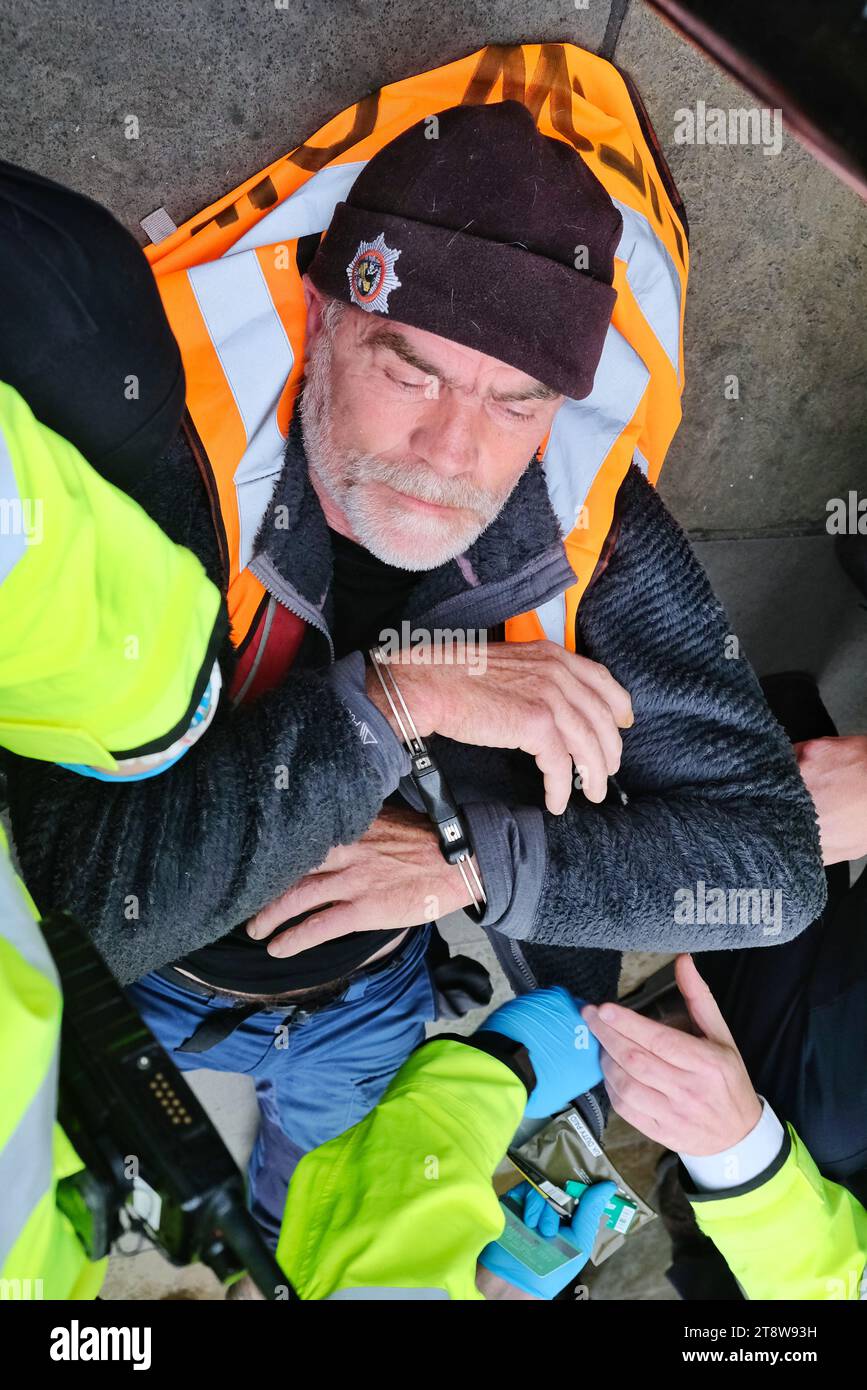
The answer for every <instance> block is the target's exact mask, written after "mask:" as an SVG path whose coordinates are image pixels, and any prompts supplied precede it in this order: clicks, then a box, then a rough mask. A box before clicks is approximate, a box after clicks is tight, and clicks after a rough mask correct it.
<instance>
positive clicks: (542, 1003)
mask: <svg viewBox="0 0 867 1390" xmlns="http://www.w3.org/2000/svg"><path fill="white" fill-rule="evenodd" d="M585 1003H586V1000H584V999H574V998H573V997H572V995H571V994H570V993H569V991H568V990H565V989H563V987H562V985H555V986H554V987H553V988H552V989H537V990H534V991H533V993H532V994H522V995H520V996H519V997H518V998H517V999H509V1000H508V1001H507V1002H506V1003H505V1004H501V1005H500V1007H499V1008H498V1009H495V1010H494V1012H493V1013H492V1014H490V1015H489V1016H488V1018H486V1019H485V1021H484V1023H483V1024H482V1026H481V1028H478V1029H477V1030H476V1031H477V1032H479V1033H500V1034H502V1035H503V1036H504V1037H506V1038H512V1039H513V1041H515V1042H520V1043H523V1044H524V1046H525V1047H526V1049H527V1051H528V1052H529V1054H530V1061H531V1062H532V1064H533V1070H534V1072H535V1073H536V1086H535V1088H534V1090H533V1094H532V1095H531V1096H530V1098H529V1100H528V1101H527V1109H526V1112H525V1113H526V1114H527V1115H528V1116H529V1117H530V1118H531V1119H541V1118H544V1117H545V1116H547V1115H556V1113H557V1111H558V1110H562V1109H563V1107H564V1106H565V1105H568V1104H569V1101H570V1100H572V1098H573V1096H580V1095H581V1094H582V1092H583V1091H589V1090H590V1088H591V1087H592V1086H595V1085H597V1083H598V1082H600V1081H601V1080H602V1068H601V1066H600V1065H599V1044H598V1042H597V1041H596V1039H595V1038H594V1036H593V1034H592V1033H591V1032H590V1029H589V1028H588V1027H587V1025H586V1023H585V1022H584V1020H583V1019H582V1017H581V1013H580V1010H581V1009H583V1007H584V1005H585Z"/></svg>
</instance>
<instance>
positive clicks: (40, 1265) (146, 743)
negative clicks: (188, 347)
mask: <svg viewBox="0 0 867 1390" xmlns="http://www.w3.org/2000/svg"><path fill="white" fill-rule="evenodd" d="M224 633H225V619H224V616H223V610H222V603H221V599H220V595H219V593H218V592H217V590H216V589H215V588H214V586H213V585H212V584H211V583H210V581H209V580H208V579H207V577H206V575H205V572H204V570H203V568H202V566H201V564H200V563H199V561H198V560H197V559H196V557H195V556H193V555H192V554H190V553H189V552H188V551H186V550H183V549H182V548H181V547H179V546H176V545H173V544H172V542H171V541H169V540H168V538H167V537H166V536H165V535H164V534H163V532H162V531H161V530H160V528H159V527H158V526H157V525H156V523H155V522H153V521H152V520H151V519H150V518H149V517H148V516H146V514H145V513H144V512H143V511H142V510H141V509H140V508H139V507H138V506H137V505H136V504H135V503H134V502H132V501H131V500H130V498H128V497H127V496H125V494H123V493H121V492H119V491H118V489H117V488H115V487H112V485H111V484H110V483H108V482H106V481H105V479H103V478H101V477H100V476H99V475H98V474H97V473H95V472H94V471H93V469H91V468H90V466H89V465H88V464H87V463H86V462H85V460H84V459H83V458H82V457H81V455H80V454H79V453H78V451H77V450H76V449H74V448H73V447H72V446H71V445H70V444H68V443H66V441H65V440H63V439H61V438H60V437H59V436H58V435H56V434H55V433H54V432H53V431H52V430H49V429H46V428H45V426H43V425H41V424H39V422H38V421H37V420H35V419H34V417H33V415H32V413H31V411H30V410H29V408H28V406H27V405H26V404H25V402H24V401H23V400H22V398H21V397H20V396H19V395H18V394H17V392H15V391H13V390H12V388H11V387H9V386H5V385H3V384H2V383H0V745H4V746H5V747H7V748H10V749H12V750H13V751H15V752H16V753H21V754H24V755H25V756H27V757H32V758H42V759H46V760H48V761H52V762H61V761H62V762H67V761H68V762H71V763H76V764H78V763H80V764H86V765H88V766H92V767H97V768H102V769H105V770H107V771H109V772H115V773H116V772H117V771H118V769H119V764H118V760H117V758H116V757H115V756H114V754H115V752H121V751H122V752H124V753H125V754H127V755H128V754H130V753H133V754H140V755H142V756H144V757H150V756H157V755H159V756H162V754H163V753H164V752H165V751H166V750H167V749H169V748H171V746H172V745H173V744H174V742H175V741H176V739H177V735H178V731H183V730H189V728H190V723H191V718H194V717H195V716H194V715H193V711H194V710H195V709H196V706H197V702H198V700H199V695H200V693H201V689H200V688H201V686H202V682H203V681H204V682H207V681H208V680H209V673H210V672H211V668H212V666H213V663H214V656H215V651H214V647H215V643H218V642H219V641H221V640H223V636H224ZM181 742H183V739H182V740H181ZM161 765H162V764H161ZM57 906H62V904H57ZM61 1009H62V1001H61V993H60V986H59V982H58V978H57V973H56V970H55V967H54V963H53V961H52V959H51V955H50V953H49V951H48V948H47V946H46V944H45V941H44V939H43V937H42V934H41V932H40V930H39V927H38V925H37V921H36V912H35V909H34V907H33V904H32V902H31V900H30V899H29V897H28V896H27V894H26V890H25V889H24V888H23V885H22V884H20V883H19V882H18V881H17V879H16V877H15V873H14V871H13V868H12V864H11V862H10V860H9V857H8V854H7V852H6V840H5V837H4V836H3V834H2V830H0V1067H2V1072H3V1084H2V1087H0V1191H2V1193H3V1201H2V1203H0V1299H4V1298H5V1299H9V1298H12V1299H31V1298H47V1299H70V1298H93V1297H94V1296H95V1295H96V1293H97V1291H98V1289H99V1287H100V1285H101V1283H102V1279H103V1275H104V1263H105V1262H104V1261H102V1262H100V1263H98V1264H92V1263H90V1262H89V1261H88V1260H87V1259H86V1257H85V1254H84V1251H83V1249H82V1247H81V1245H80V1244H79V1242H78V1239H77V1237H76V1236H75V1233H74V1231H73V1229H72V1227H71V1225H70V1224H69V1222H68V1221H67V1219H66V1217H65V1216H63V1215H62V1214H61V1213H60V1212H59V1211H58V1209H57V1207H56V1206H55V1188H56V1184H57V1182H58V1181H59V1180H60V1179H61V1178H63V1177H65V1176H67V1175H69V1174H72V1173H74V1172H77V1171H78V1170H79V1169H80V1168H81V1162H80V1160H79V1158H78V1156H77V1155H76V1153H75V1151H74V1150H73V1148H72V1146H71V1144H70V1143H69V1141H68V1139H67V1138H66V1136H65V1134H64V1133H63V1131H62V1130H61V1128H60V1126H59V1125H58V1124H57V1123H56V1119H55V1116H56V1109H57V1076H58V1058H59V1051H58V1049H59V1040H60V1020H61Z"/></svg>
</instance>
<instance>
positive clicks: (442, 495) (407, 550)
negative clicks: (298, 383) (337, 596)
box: [300, 338, 517, 571]
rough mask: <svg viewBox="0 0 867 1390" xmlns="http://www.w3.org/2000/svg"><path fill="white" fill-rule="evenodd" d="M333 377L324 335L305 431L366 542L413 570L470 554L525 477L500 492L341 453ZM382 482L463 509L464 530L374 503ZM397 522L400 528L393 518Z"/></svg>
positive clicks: (321, 474)
mask: <svg viewBox="0 0 867 1390" xmlns="http://www.w3.org/2000/svg"><path fill="white" fill-rule="evenodd" d="M330 382H331V343H330V341H329V340H328V338H326V339H324V340H322V341H321V342H320V344H319V346H318V347H317V349H316V351H315V352H314V353H313V354H312V355H311V358H310V359H309V361H308V364H307V374H306V379H305V384H304V390H303V392H302V395H301V402H300V410H301V428H302V436H303V439H304V449H305V453H306V455H307V463H308V467H309V469H310V472H311V474H312V475H313V477H314V478H315V480H316V482H317V483H318V484H319V486H320V487H321V488H322V490H323V491H324V492H325V493H326V494H327V496H328V497H329V498H330V500H331V501H332V502H333V503H334V504H335V506H337V507H339V508H340V510H341V511H342V512H343V514H344V516H345V517H346V520H347V521H348V522H349V525H350V527H351V528H352V531H353V533H354V535H355V538H356V540H357V541H358V542H359V544H360V545H363V546H364V548H365V549H366V550H369V551H370V553H371V554H372V555H375V556H376V557H377V559H379V560H382V561H383V563H384V564H389V565H396V566H399V567H400V568H401V569H405V570H416V571H421V570H428V569H435V568H436V567H437V566H438V565H443V564H445V563H446V562H447V561H449V560H453V559H454V558H455V556H457V555H460V554H462V553H463V552H464V551H465V550H466V549H467V548H468V547H469V546H471V545H472V544H473V542H474V541H476V540H477V539H478V537H479V536H480V535H481V533H482V531H484V530H485V528H486V527H487V526H489V525H490V524H491V522H492V521H493V520H494V518H495V517H496V516H497V515H498V513H499V512H500V511H501V509H502V507H503V506H504V505H505V502H506V500H507V498H508V497H509V495H510V493H511V492H512V489H513V487H514V486H515V485H516V483H517V479H515V481H514V482H513V483H512V484H511V485H510V486H509V487H508V488H507V489H505V490H503V492H502V494H501V495H497V496H494V495H492V494H491V493H490V492H488V491H486V490H485V489H483V488H479V487H476V486H475V485H474V484H473V483H470V482H468V481H467V480H466V479H461V478H457V479H442V478H438V477H436V475H434V474H433V473H431V472H430V470H428V469H425V468H419V467H418V466H417V465H409V464H399V463H387V462H385V461H383V460H382V459H379V458H376V457H375V456H374V457H370V456H365V455H363V454H357V453H352V452H344V453H340V454H338V451H337V450H336V449H335V447H334V444H333V441H332V439H331V430H330V422H329V419H328V411H327V402H328V396H329V386H330ZM371 482H382V483H385V484H386V485H387V486H389V487H392V488H395V489H397V490H398V491H403V492H406V493H409V494H410V495H411V496H415V497H417V498H418V499H419V500H420V501H423V502H433V503H437V504H439V505H440V506H448V507H454V508H455V522H456V524H457V520H458V517H459V515H460V514H463V515H461V520H464V517H465V515H466V513H467V512H469V513H471V514H472V515H471V517H469V518H466V520H465V521H464V524H463V525H461V526H460V528H459V530H456V529H455V528H452V529H451V532H450V533H446V534H443V522H442V521H440V522H439V523H437V522H434V521H426V520H425V519H424V518H423V517H420V516H418V515H414V514H412V513H410V512H409V511H408V510H407V509H401V507H400V504H399V502H397V501H395V503H394V505H393V506H392V507H388V505H387V504H383V503H378V504H374V503H373V502H372V500H371V498H370V495H369V492H368V490H367V488H366V487H365V486H364V485H365V484H366V483H371ZM389 518H390V519H391V522H392V526H391V528H389V526H388V525H387V522H388V520H389ZM390 529H397V530H399V533H400V535H401V536H402V538H403V544H398V545H395V544H393V543H392V542H391V541H390V539H389V536H388V531H389V530H390Z"/></svg>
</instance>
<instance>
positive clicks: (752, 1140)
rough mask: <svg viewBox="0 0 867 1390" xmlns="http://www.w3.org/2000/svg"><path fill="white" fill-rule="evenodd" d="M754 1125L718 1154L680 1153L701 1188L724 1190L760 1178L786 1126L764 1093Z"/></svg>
mask: <svg viewBox="0 0 867 1390" xmlns="http://www.w3.org/2000/svg"><path fill="white" fill-rule="evenodd" d="M759 1099H760V1100H761V1102H762V1113H761V1115H760V1117H759V1119H758V1120H757V1122H756V1124H755V1127H754V1128H753V1129H751V1130H750V1132H749V1134H747V1135H745V1136H744V1138H743V1139H742V1140H741V1141H740V1143H739V1144H735V1145H734V1146H733V1147H732V1148H731V1149H723V1151H722V1153H718V1154H704V1155H695V1154H684V1153H682V1154H680V1155H679V1157H680V1161H681V1163H682V1164H683V1166H684V1168H685V1169H686V1171H687V1172H688V1173H689V1176H690V1177H691V1178H692V1180H693V1182H694V1183H695V1186H696V1188H697V1190H698V1191H699V1192H724V1191H725V1189H726V1188H728V1187H740V1185H741V1184H742V1183H745V1182H750V1181H751V1180H752V1179H753V1178H757V1177H758V1175H759V1173H763V1172H764V1171H765V1169H766V1168H767V1167H768V1166H769V1165H770V1164H771V1163H773V1161H774V1159H775V1158H776V1157H777V1154H778V1153H779V1152H780V1149H781V1148H782V1144H783V1138H784V1131H783V1126H782V1125H781V1124H780V1121H779V1120H778V1119H777V1117H776V1115H775V1114H774V1112H773V1110H772V1109H771V1107H770V1106H769V1105H768V1102H767V1101H766V1100H765V1099H764V1097H763V1096H760V1097H759Z"/></svg>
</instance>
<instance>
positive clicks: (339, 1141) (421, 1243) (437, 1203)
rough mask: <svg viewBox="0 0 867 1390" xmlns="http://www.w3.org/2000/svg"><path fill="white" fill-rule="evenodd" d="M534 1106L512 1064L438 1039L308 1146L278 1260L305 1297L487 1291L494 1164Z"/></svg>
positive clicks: (494, 1220) (496, 1209)
mask: <svg viewBox="0 0 867 1390" xmlns="http://www.w3.org/2000/svg"><path fill="white" fill-rule="evenodd" d="M526 1104H527V1092H526V1090H525V1088H524V1085H523V1083H522V1082H521V1081H520V1079H519V1078H518V1077H517V1076H516V1075H515V1074H514V1072H512V1071H511V1070H510V1069H509V1068H508V1067H507V1066H506V1065H505V1064H504V1063H503V1062H501V1061H499V1060H498V1059H497V1058H495V1057H491V1056H489V1055H488V1054H487V1053H484V1052H480V1051H477V1050H476V1049H475V1048H472V1047H467V1046H465V1045H464V1044H463V1043H460V1042H454V1041H450V1040H443V1041H438V1040H437V1039H434V1040H433V1041H432V1042H430V1043H427V1044H426V1045H425V1046H424V1047H422V1048H420V1049H419V1051H418V1052H415V1053H414V1054H413V1055H412V1056H411V1057H410V1058H409V1059H408V1061H406V1062H405V1063H404V1065H403V1066H402V1067H401V1069H400V1071H399V1072H398V1073H397V1075H396V1076H395V1078H394V1080H393V1081H392V1083H391V1085H390V1086H389V1088H388V1090H387V1091H386V1092H385V1095H384V1096H383V1097H382V1099H381V1101H380V1102H379V1105H378V1106H377V1107H376V1109H375V1110H373V1111H372V1112H371V1113H370V1114H369V1115H367V1116H366V1117H365V1119H363V1120H362V1121H361V1122H360V1123H359V1124H357V1125H355V1126H354V1128H352V1129H350V1130H348V1131H347V1132H346V1134H342V1135H340V1136H339V1137H338V1138H336V1139H332V1140H331V1141H330V1142H329V1143H327V1144H323V1145H322V1146H321V1147H320V1148H318V1149H315V1150H314V1151H313V1152H312V1153H309V1154H307V1155H306V1156H305V1157H304V1158H303V1159H302V1161H301V1163H300V1164H299V1165H298V1168H297V1169H296V1171H295V1173H294V1175H293V1177H292V1181H291V1183H290V1186H289V1194H288V1198H287V1202H286V1210H285V1212H284V1216H283V1226H282V1229H281V1232H280V1242H279V1245H278V1247H277V1260H278V1262H279V1264H280V1265H281V1267H282V1268H283V1270H284V1271H285V1272H286V1274H287V1275H288V1277H289V1278H290V1279H291V1281H292V1283H293V1284H294V1286H295V1288H296V1289H297V1290H298V1292H299V1293H300V1294H301V1296H302V1297H303V1298H307V1299H323V1298H330V1297H335V1296H337V1297H340V1298H349V1297H352V1296H353V1293H355V1294H356V1295H357V1296H364V1295H365V1294H366V1293H367V1294H369V1293H370V1291H373V1290H378V1291H380V1296H382V1295H383V1294H385V1295H386V1296H387V1295H388V1291H391V1292H392V1293H393V1294H394V1296H395V1297H401V1298H406V1297H413V1296H415V1297H431V1298H436V1297H440V1298H451V1299H478V1298H481V1294H479V1292H478V1290H477V1289H476V1285H475V1274H476V1260H477V1259H478V1256H479V1254H480V1252H481V1250H482V1249H483V1248H484V1246H485V1245H487V1244H488V1242H489V1241H492V1240H496V1238H497V1237H498V1236H499V1235H500V1234H501V1233H502V1230H503V1225H504V1219H503V1215H502V1211H501V1208H500V1204H499V1200H498V1198H497V1195H496V1193H495V1192H494V1189H493V1185H492V1177H493V1173H494V1169H495V1168H496V1166H497V1164H498V1163H499V1161H500V1160H501V1158H502V1157H503V1154H504V1153H505V1151H506V1149H507V1147H508V1145H509V1142H510V1140H511V1139H512V1136H513V1135H514V1133H515V1130H516V1129H517V1127H518V1125H519V1123H520V1120H521V1117H522V1115H523V1113H524V1109H525V1107H526Z"/></svg>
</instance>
